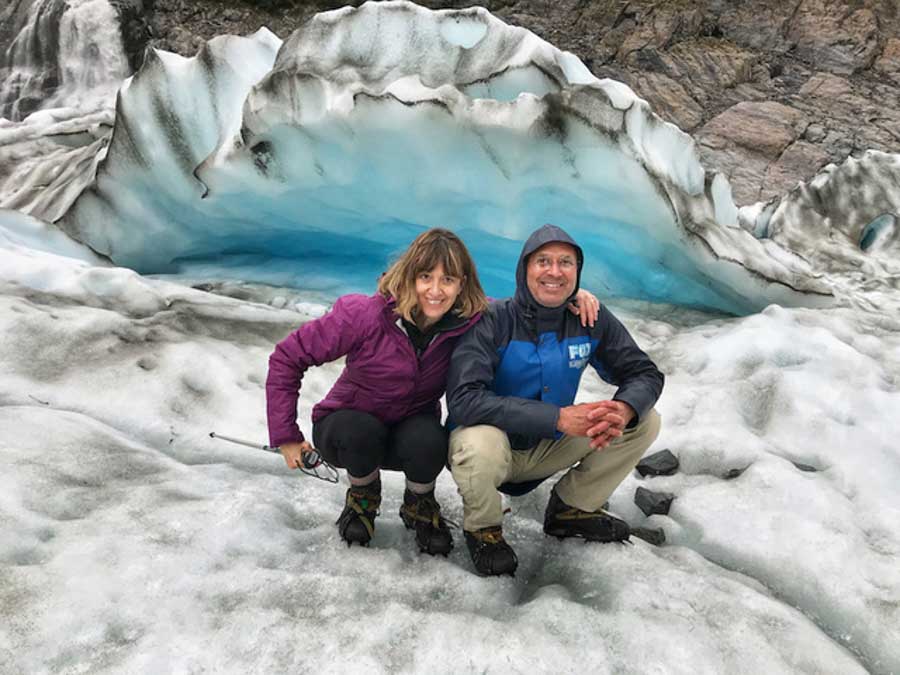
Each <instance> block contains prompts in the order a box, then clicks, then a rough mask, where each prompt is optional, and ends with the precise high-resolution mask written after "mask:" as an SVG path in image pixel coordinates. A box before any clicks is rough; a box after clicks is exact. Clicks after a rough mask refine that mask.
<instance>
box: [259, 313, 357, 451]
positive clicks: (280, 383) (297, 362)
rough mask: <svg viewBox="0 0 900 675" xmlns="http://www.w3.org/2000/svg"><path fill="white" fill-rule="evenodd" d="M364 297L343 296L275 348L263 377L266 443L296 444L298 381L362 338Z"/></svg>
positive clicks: (298, 439)
mask: <svg viewBox="0 0 900 675" xmlns="http://www.w3.org/2000/svg"><path fill="white" fill-rule="evenodd" d="M367 301H368V298H367V297H366V296H364V295H345V296H343V297H342V298H339V299H338V301H337V302H336V303H335V304H334V307H333V308H332V309H331V311H330V312H328V314H326V315H325V316H323V317H321V318H319V319H314V320H313V321H308V322H306V323H305V324H303V325H302V326H301V327H300V328H298V329H297V330H295V331H294V332H293V333H291V334H290V335H288V336H287V337H286V338H285V339H284V340H282V341H281V342H279V343H278V344H277V345H276V346H275V351H274V352H272V355H271V356H269V374H268V376H267V377H266V416H267V419H268V424H269V444H270V445H272V446H273V447H275V446H279V445H281V444H282V443H299V442H301V441H303V440H304V439H303V433H302V432H301V431H300V428H299V427H298V426H297V400H298V398H299V396H300V381H301V380H302V379H303V374H304V373H305V372H306V369H307V368H309V367H310V366H320V365H322V364H323V363H327V362H328V361H334V360H335V359H338V358H340V357H341V356H344V355H346V354H348V353H349V352H350V351H352V350H353V348H354V347H355V346H356V345H357V344H358V343H359V341H360V340H361V339H362V338H363V333H364V330H363V329H362V326H363V325H365V324H367V323H368V322H367V321H366V320H365V316H364V315H365V314H366V313H367V310H368V307H367Z"/></svg>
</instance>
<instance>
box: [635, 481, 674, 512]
mask: <svg viewBox="0 0 900 675" xmlns="http://www.w3.org/2000/svg"><path fill="white" fill-rule="evenodd" d="M673 499H675V495H673V494H672V493H671V492H653V491H652V490H648V489H646V488H642V487H639V488H638V489H637V490H636V491H635V493H634V503H635V504H637V506H638V508H639V509H640V510H641V511H643V512H644V515H645V516H652V515H653V514H654V513H656V514H659V515H661V516H665V515H668V513H669V508H670V507H671V506H672V500H673Z"/></svg>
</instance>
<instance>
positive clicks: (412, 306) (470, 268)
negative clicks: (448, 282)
mask: <svg viewBox="0 0 900 675" xmlns="http://www.w3.org/2000/svg"><path fill="white" fill-rule="evenodd" d="M438 263H440V264H441V265H443V266H444V274H449V275H450V276H454V277H458V278H459V279H461V280H462V282H463V284H462V289H461V290H460V292H459V297H458V298H456V303H455V304H454V305H453V308H452V309H451V310H450V311H455V312H456V313H457V314H458V315H459V316H461V317H463V318H464V319H468V318H469V317H471V316H474V315H475V314H476V313H477V312H483V311H484V310H486V309H487V304H488V303H487V297H486V296H485V294H484V291H483V290H482V288H481V282H480V281H479V280H478V272H477V271H476V270H475V263H474V262H473V261H472V256H471V255H469V250H468V249H467V248H466V245H465V244H464V243H463V242H462V239H460V238H459V237H457V236H456V235H455V234H453V233H452V232H451V231H450V230H445V229H443V228H441V227H435V228H432V229H430V230H427V231H426V232H423V233H422V234H420V235H419V236H418V237H416V238H415V239H414V240H413V242H412V243H411V244H410V245H409V248H407V249H406V251H404V253H403V255H401V256H400V258H399V259H398V260H397V261H396V262H395V263H394V264H393V265H391V267H390V269H389V270H388V271H387V272H385V273H384V275H383V276H382V277H381V279H380V280H379V281H378V292H379V293H381V294H382V295H384V296H385V297H388V298H394V300H395V301H396V303H397V306H396V307H395V308H394V312H395V313H396V314H399V315H400V316H402V317H403V318H404V319H406V320H407V321H415V313H416V309H417V308H418V298H417V297H416V278H417V277H418V276H419V275H420V274H421V273H422V272H430V271H431V270H433V269H434V268H435V266H436V265H437V264H438Z"/></svg>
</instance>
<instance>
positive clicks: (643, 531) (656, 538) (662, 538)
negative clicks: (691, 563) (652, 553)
mask: <svg viewBox="0 0 900 675" xmlns="http://www.w3.org/2000/svg"><path fill="white" fill-rule="evenodd" d="M631 536H633V537H637V538H638V539H643V540H644V541H646V542H647V543H648V544H653V545H654V546H662V545H663V544H665V543H666V531H665V530H664V529H662V528H661V527H633V528H631Z"/></svg>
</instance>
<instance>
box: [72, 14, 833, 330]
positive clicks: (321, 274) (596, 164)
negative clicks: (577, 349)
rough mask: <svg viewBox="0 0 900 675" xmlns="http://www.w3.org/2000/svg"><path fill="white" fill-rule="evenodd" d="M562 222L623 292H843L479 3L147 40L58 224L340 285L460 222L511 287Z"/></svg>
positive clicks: (602, 283) (741, 303)
mask: <svg viewBox="0 0 900 675" xmlns="http://www.w3.org/2000/svg"><path fill="white" fill-rule="evenodd" d="M545 222H553V223H556V224H559V225H561V226H563V227H565V228H566V229H568V230H569V231H570V232H571V233H572V235H573V236H574V237H575V238H576V239H577V240H578V241H579V242H580V243H581V244H582V245H583V246H584V248H585V250H586V251H587V253H588V258H589V264H588V265H587V267H586V273H585V276H584V278H583V283H584V284H585V285H586V286H588V287H589V288H592V289H595V290H597V291H598V292H599V293H602V294H604V295H607V296H629V297H638V298H645V299H650V300H658V301H667V302H674V303H678V304H685V305H691V306H698V307H707V308H714V309H718V310H724V311H728V312H732V313H745V312H751V311H756V310H758V309H760V308H762V307H764V306H766V305H768V304H770V303H773V302H775V303H779V304H783V305H807V306H810V305H812V306H817V305H822V304H828V303H830V302H831V301H832V299H833V296H832V291H833V289H832V288H831V287H830V286H829V285H828V284H827V283H826V282H825V281H824V280H823V279H822V278H821V274H819V273H818V272H817V271H816V270H814V269H813V268H811V267H810V265H809V264H808V263H807V262H806V261H805V260H804V259H803V258H801V257H800V256H798V255H795V254H794V253H792V252H791V251H790V250H788V249H787V248H785V247H783V246H780V245H778V244H776V243H775V242H773V241H769V240H760V239H757V238H755V237H754V236H752V234H750V233H749V232H748V231H747V230H746V229H743V228H741V227H740V226H739V225H738V211H737V208H736V207H735V205H734V203H733V201H732V199H731V191H730V187H729V185H728V182H727V180H726V179H725V178H724V177H723V176H721V175H717V174H714V173H711V172H707V171H705V170H704V168H703V166H702V165H701V164H700V161H699V159H698V155H697V153H696V150H695V147H694V141H693V139H692V138H691V137H690V136H688V135H687V134H685V133H683V132H682V131H680V130H679V129H678V128H677V127H675V126H673V125H671V124H668V123H665V122H663V121H662V120H660V119H659V118H658V117H657V116H656V115H655V114H654V113H653V112H652V111H651V110H650V108H649V106H648V104H647V103H646V102H645V101H644V100H642V99H640V98H638V97H637V96H636V95H635V94H634V92H632V91H631V90H630V89H629V88H628V87H627V86H625V85H624V84H621V83H619V82H615V81H613V80H608V79H607V80H599V79H597V78H596V77H594V76H593V75H592V74H591V73H590V72H589V71H588V69H587V68H586V67H585V66H584V65H583V64H582V63H581V61H579V60H578V59H577V58H576V57H575V56H574V55H572V54H570V53H568V52H563V51H560V50H558V49H556V48H555V47H553V46H552V45H550V44H549V43H547V42H545V41H543V40H541V39H540V38H538V37H537V36H535V35H534V34H533V33H531V32H529V31H527V30H525V29H522V28H517V27H513V26H509V25H506V24H505V23H503V22H502V21H500V20H499V19H497V18H495V17H494V16H492V15H491V14H490V13H489V12H487V11H486V10H484V9H482V8H470V9H465V10H441V11H431V10H428V9H425V8H422V7H419V6H417V5H414V4H411V3H407V2H383V3H367V4H365V5H362V6H361V7H358V8H350V7H347V8H343V9H339V10H335V11H331V12H325V13H322V14H318V15H317V16H316V17H314V18H313V19H312V20H310V21H309V22H308V23H307V24H305V25H304V26H303V27H302V28H300V29H299V30H297V31H296V32H295V33H294V34H293V35H291V37H290V38H289V39H288V40H287V41H285V42H284V43H282V42H281V41H280V40H279V39H278V38H277V37H275V36H274V35H273V34H272V33H271V32H269V31H268V30H266V29H260V30H259V31H258V32H257V33H256V34H254V35H252V36H250V37H247V38H241V37H235V36H221V37H217V38H214V39H213V40H211V41H210V42H209V43H207V45H206V46H205V47H204V48H203V49H202V50H201V51H200V52H199V53H198V54H197V55H196V56H195V57H193V58H183V57H181V56H177V55H174V54H170V53H167V52H163V51H151V52H149V54H148V57H147V59H146V61H145V64H144V66H143V68H142V69H141V70H140V71H139V72H138V73H137V74H136V75H135V76H134V77H133V78H131V79H130V80H128V81H126V83H125V84H124V85H123V87H122V89H121V91H120V94H119V99H118V102H117V110H116V122H115V129H114V131H113V136H112V139H111V141H110V143H109V147H108V150H107V154H106V157H105V159H104V160H103V161H102V162H100V164H99V167H98V169H97V172H96V177H95V178H94V179H93V181H92V182H91V184H90V185H89V186H88V187H87V189H85V190H84V191H83V192H82V193H81V195H80V197H79V198H78V199H77V200H76V201H75V203H74V204H73V205H72V206H71V208H69V209H68V211H67V213H66V214H65V216H64V217H63V218H62V219H61V221H60V224H61V225H62V227H63V228H64V229H65V230H66V231H68V232H69V233H70V234H72V235H73V236H75V237H76V238H77V239H79V240H80V241H83V242H85V243H87V244H88V245H90V247H91V248H93V249H94V250H95V251H97V252H98V253H101V254H103V255H106V256H108V257H110V258H111V259H112V260H113V261H115V262H116V263H118V264H122V265H127V266H130V267H133V268H135V269H137V270H138V271H141V272H162V271H185V270H190V269H192V266H197V265H203V264H205V263H207V262H209V261H216V264H217V265H219V266H222V265H223V264H224V265H226V266H228V265H230V266H232V267H234V268H236V269H241V270H243V271H244V272H245V273H246V274H248V275H253V274H256V275H260V274H262V275H263V277H265V279H267V280H270V281H276V282H278V283H284V284H289V285H296V286H299V287H304V288H310V289H320V290H325V291H333V292H334V293H335V294H336V293H337V292H343V291H346V290H365V289H371V288H372V286H373V283H374V280H375V279H376V278H377V276H378V274H379V273H380V272H381V271H382V270H383V269H385V267H386V265H387V264H388V262H389V260H390V258H391V257H392V256H393V255H395V254H396V253H397V252H398V250H401V249H402V248H403V246H405V244H406V242H408V241H409V240H410V239H411V238H412V237H413V236H414V235H415V234H416V233H417V232H419V231H421V230H422V229H423V228H425V227H435V226H443V227H450V228H452V229H454V230H455V231H457V232H458V233H460V234H461V235H462V236H463V237H464V238H465V240H466V242H467V243H468V244H469V245H470V247H471V248H472V250H473V252H474V254H475V257H476V262H477V263H478V266H479V270H480V273H481V274H482V276H483V282H484V283H485V286H486V287H487V289H488V291H489V292H490V293H492V294H495V295H504V294H507V293H509V292H510V291H511V290H512V275H511V270H512V269H513V266H514V263H515V259H516V256H517V254H518V250H519V248H520V246H521V241H522V240H523V239H524V238H525V237H526V236H527V234H528V233H529V232H530V231H531V230H532V229H533V228H535V227H536V226H538V225H540V224H543V223H545ZM223 261H224V262H223ZM267 275H268V276H267Z"/></svg>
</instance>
